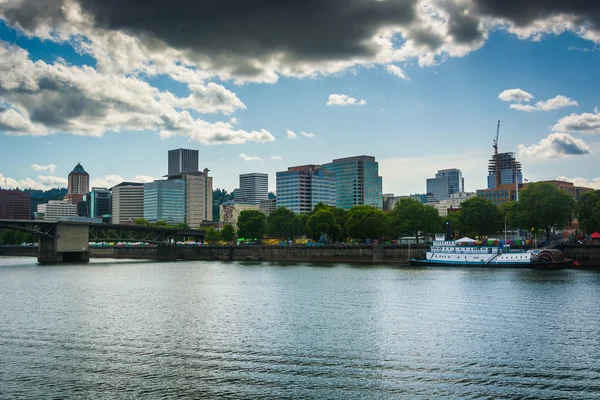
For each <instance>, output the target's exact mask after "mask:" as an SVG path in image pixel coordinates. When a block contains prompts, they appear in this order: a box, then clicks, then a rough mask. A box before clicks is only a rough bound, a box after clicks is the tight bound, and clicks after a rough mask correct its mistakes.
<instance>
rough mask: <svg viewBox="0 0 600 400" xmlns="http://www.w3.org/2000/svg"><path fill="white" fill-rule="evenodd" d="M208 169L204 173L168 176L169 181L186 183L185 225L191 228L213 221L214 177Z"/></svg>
mask: <svg viewBox="0 0 600 400" xmlns="http://www.w3.org/2000/svg"><path fill="white" fill-rule="evenodd" d="M208 171H209V170H208V169H207V168H204V171H202V172H185V173H182V174H177V175H168V176H169V180H173V179H181V180H184V181H185V223H186V224H187V225H188V226H189V227H190V228H198V227H199V226H200V225H201V224H202V222H203V221H212V218H213V209H212V201H213V200H212V198H213V197H212V187H213V185H212V177H210V176H208Z"/></svg>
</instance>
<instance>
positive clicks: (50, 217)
mask: <svg viewBox="0 0 600 400" xmlns="http://www.w3.org/2000/svg"><path fill="white" fill-rule="evenodd" d="M37 214H38V218H41V219H43V220H44V221H59V220H65V219H73V218H75V217H76V216H77V206H76V205H75V204H73V203H71V202H70V201H67V200H50V201H48V203H45V204H38V207H37Z"/></svg>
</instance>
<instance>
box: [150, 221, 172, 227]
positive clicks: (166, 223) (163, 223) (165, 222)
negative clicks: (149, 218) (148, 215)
mask: <svg viewBox="0 0 600 400" xmlns="http://www.w3.org/2000/svg"><path fill="white" fill-rule="evenodd" d="M154 226H158V227H161V228H170V227H171V225H170V224H169V223H168V222H167V221H156V222H155V223H154Z"/></svg>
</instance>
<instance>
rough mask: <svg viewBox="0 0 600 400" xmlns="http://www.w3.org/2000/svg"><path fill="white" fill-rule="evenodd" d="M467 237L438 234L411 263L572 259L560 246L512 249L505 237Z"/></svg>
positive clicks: (501, 264) (550, 264) (563, 264)
mask: <svg viewBox="0 0 600 400" xmlns="http://www.w3.org/2000/svg"><path fill="white" fill-rule="evenodd" d="M485 243H486V244H482V243H480V242H478V241H477V240H475V239H471V238H468V237H464V238H462V239H458V240H446V239H445V238H444V236H443V235H436V237H435V240H434V241H433V244H432V245H431V249H430V250H429V251H427V252H425V253H424V254H423V256H422V257H420V258H411V259H409V262H410V264H411V265H427V266H440V267H445V266H446V267H483V268H485V267H490V268H547V269H555V268H568V267H571V266H572V261H571V260H568V259H566V258H565V255H564V253H563V252H562V251H560V250H557V249H530V250H523V249H512V248H511V246H510V245H507V244H505V243H504V242H503V241H493V242H491V243H490V242H485Z"/></svg>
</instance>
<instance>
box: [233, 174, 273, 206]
mask: <svg viewBox="0 0 600 400" xmlns="http://www.w3.org/2000/svg"><path fill="white" fill-rule="evenodd" d="M268 198H269V175H268V174H261V173H258V172H253V173H249V174H241V175H240V190H239V198H238V195H237V193H236V195H235V201H238V202H244V203H250V204H256V205H257V206H258V205H259V204H260V201H261V200H267V199H268Z"/></svg>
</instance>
